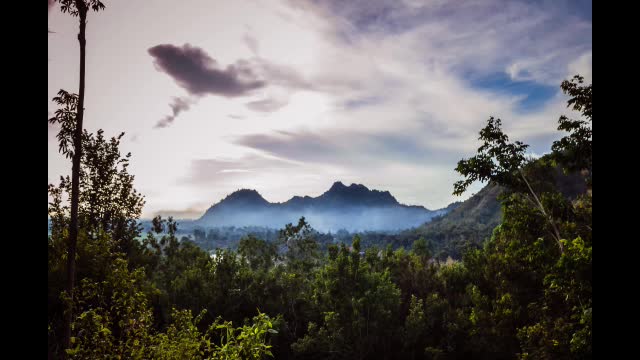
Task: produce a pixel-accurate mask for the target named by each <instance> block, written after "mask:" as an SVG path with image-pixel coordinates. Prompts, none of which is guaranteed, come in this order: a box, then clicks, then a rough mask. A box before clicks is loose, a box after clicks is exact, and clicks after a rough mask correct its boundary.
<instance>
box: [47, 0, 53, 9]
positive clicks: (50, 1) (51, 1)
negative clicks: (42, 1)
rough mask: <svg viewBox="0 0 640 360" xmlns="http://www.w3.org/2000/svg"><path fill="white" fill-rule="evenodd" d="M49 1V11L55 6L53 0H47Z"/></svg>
mask: <svg viewBox="0 0 640 360" xmlns="http://www.w3.org/2000/svg"><path fill="white" fill-rule="evenodd" d="M47 1H48V2H49V9H48V11H51V8H52V7H53V0H47Z"/></svg>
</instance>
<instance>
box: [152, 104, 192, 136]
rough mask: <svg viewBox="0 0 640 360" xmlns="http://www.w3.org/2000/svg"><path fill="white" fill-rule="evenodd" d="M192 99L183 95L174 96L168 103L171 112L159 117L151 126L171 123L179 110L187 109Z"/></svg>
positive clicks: (161, 126)
mask: <svg viewBox="0 0 640 360" xmlns="http://www.w3.org/2000/svg"><path fill="white" fill-rule="evenodd" d="M194 101H195V100H191V99H189V98H185V97H181V98H180V97H174V98H173V102H172V103H171V104H169V106H170V107H171V112H172V114H171V115H167V116H165V117H164V118H162V119H160V120H159V121H158V122H157V123H156V125H155V126H154V127H153V128H154V129H159V128H165V127H167V126H169V125H171V124H172V123H173V122H174V121H175V119H176V117H177V116H178V115H180V113H181V112H183V111H186V110H189V108H190V107H191V105H192V104H193V103H194Z"/></svg>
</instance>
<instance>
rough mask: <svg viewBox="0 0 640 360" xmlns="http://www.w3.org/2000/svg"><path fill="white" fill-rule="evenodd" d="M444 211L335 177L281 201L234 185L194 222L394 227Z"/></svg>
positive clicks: (331, 227)
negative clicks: (313, 192)
mask: <svg viewBox="0 0 640 360" xmlns="http://www.w3.org/2000/svg"><path fill="white" fill-rule="evenodd" d="M448 210H450V208H445V209H439V210H429V209H426V208H425V207H423V206H415V205H414V206H411V205H404V204H401V203H399V202H398V200H396V198H395V197H393V195H391V193H389V191H379V190H370V189H368V188H367V187H366V186H364V185H361V184H351V185H349V186H346V185H344V184H343V183H342V182H340V181H338V182H335V183H334V184H333V185H332V186H331V188H330V189H329V190H327V191H326V192H324V193H323V194H322V195H320V196H318V197H310V196H304V197H302V196H294V197H292V198H291V199H289V200H288V201H285V202H283V203H271V202H268V201H267V200H265V199H264V198H263V197H262V195H260V194H259V193H258V192H257V191H255V190H250V189H242V190H238V191H235V192H234V193H232V194H230V195H228V196H227V197H226V198H224V199H223V200H221V201H220V202H218V203H216V204H215V205H213V206H211V207H210V208H209V209H208V210H207V211H206V212H205V213H204V215H202V217H200V218H199V219H198V220H196V221H195V222H194V225H199V226H203V227H223V226H264V227H269V228H278V229H279V228H282V227H284V225H285V224H287V223H295V222H297V221H298V219H299V218H300V217H301V216H304V217H305V218H306V219H307V222H309V223H310V224H311V226H313V228H315V229H317V230H320V231H337V230H340V229H344V230H347V231H364V230H368V231H396V230H402V229H408V228H411V227H415V226H419V225H421V224H424V223H425V222H428V221H430V220H431V219H432V218H433V217H435V216H438V215H443V214H445V213H446V212H447V211H448Z"/></svg>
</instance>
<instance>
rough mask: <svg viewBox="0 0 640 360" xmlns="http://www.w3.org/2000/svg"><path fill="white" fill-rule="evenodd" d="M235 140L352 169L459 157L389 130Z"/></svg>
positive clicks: (284, 134)
mask: <svg viewBox="0 0 640 360" xmlns="http://www.w3.org/2000/svg"><path fill="white" fill-rule="evenodd" d="M441 136H446V135H444V134H441ZM448 140H451V138H449V139H448ZM235 143H236V144H238V145H242V146H247V147H249V148H252V149H255V150H259V151H263V152H265V153H267V154H269V155H272V156H276V157H279V158H282V159H289V160H293V161H297V162H303V163H320V164H331V165H339V166H344V167H347V168H348V167H351V168H352V169H357V168H359V167H361V166H369V164H371V163H373V162H375V163H384V162H387V161H388V162H394V163H403V164H412V165H414V164H420V163H422V164H425V163H429V164H430V165H437V164H452V163H453V162H454V161H455V159H457V156H459V155H458V152H452V151H448V150H446V149H442V148H438V147H432V146H430V145H429V144H428V143H427V142H425V141H423V140H422V139H420V137H419V136H412V135H410V134H399V133H392V132H385V133H364V132H359V131H354V130H351V131H335V130H326V131H322V132H309V131H297V132H287V131H279V132H276V133H271V134H253V135H246V136H242V137H240V138H238V139H236V141H235Z"/></svg>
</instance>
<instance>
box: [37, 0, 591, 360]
mask: <svg viewBox="0 0 640 360" xmlns="http://www.w3.org/2000/svg"><path fill="white" fill-rule="evenodd" d="M59 2H60V3H61V5H62V7H61V9H62V10H63V12H68V13H70V14H71V15H73V16H76V17H79V19H80V34H81V36H79V37H78V39H79V41H80V43H81V71H80V72H81V76H80V78H81V81H80V92H79V93H80V95H77V94H73V93H70V92H67V91H64V90H61V91H60V93H59V94H58V96H57V97H56V98H54V101H55V102H56V103H58V104H59V105H60V108H59V109H58V111H56V112H55V116H54V117H52V118H51V119H50V120H49V121H51V122H53V123H58V124H60V128H61V130H60V132H59V134H58V140H59V144H60V152H61V153H63V154H64V155H66V156H67V157H68V158H71V159H72V161H73V163H74V166H73V171H72V176H71V177H63V178H61V179H60V182H59V184H58V185H53V184H49V188H48V192H49V197H50V202H49V209H48V210H49V218H50V233H49V236H48V319H47V320H48V350H49V358H63V357H66V358H73V359H261V358H265V357H270V356H271V357H275V358H279V359H289V358H290V359H397V358H407V359H461V358H473V359H514V358H520V359H589V358H591V357H592V355H591V354H592V345H591V344H592V196H591V187H592V150H591V149H592V146H591V139H592V130H591V121H592V107H591V104H592V96H591V85H584V84H583V79H582V78H581V77H579V76H576V77H575V78H574V79H572V80H571V81H565V82H563V83H562V86H561V87H562V89H563V91H564V92H565V93H566V94H568V95H569V96H570V99H569V106H571V107H572V108H573V109H574V110H577V111H579V112H581V114H582V117H583V119H581V120H573V119H569V118H567V117H564V116H562V117H561V118H560V120H559V127H558V130H561V131H564V132H567V133H568V134H566V136H564V137H563V138H561V139H560V140H559V141H556V142H555V143H554V144H553V146H552V149H551V152H550V154H548V155H546V156H544V157H542V158H540V159H537V160H531V159H528V158H527V157H526V156H525V153H526V148H527V145H526V144H523V143H521V142H518V141H516V142H510V141H509V138H508V136H507V135H506V134H504V133H503V132H502V130H501V121H500V120H499V119H494V118H490V119H489V120H488V122H487V125H486V127H485V128H483V129H482V130H481V131H480V140H481V141H482V142H483V144H482V146H481V147H480V148H479V149H478V153H477V154H476V155H474V156H473V157H471V158H469V159H465V160H461V161H460V162H459V163H458V166H457V168H456V170H457V171H458V172H459V173H460V174H461V175H463V176H464V178H463V180H461V181H459V182H457V183H456V184H455V185H454V193H462V192H463V191H465V190H466V188H467V187H468V186H469V185H470V184H471V183H473V182H474V181H477V180H480V181H488V182H489V183H490V184H492V185H491V187H490V188H489V190H487V192H491V191H496V190H495V189H497V188H498V187H499V188H500V192H501V196H500V200H501V205H500V206H501V214H502V215H501V219H499V221H500V223H499V225H498V226H496V227H495V228H493V230H492V235H491V237H490V238H489V239H488V240H487V241H485V242H482V239H483V238H484V235H483V234H486V232H487V231H488V230H489V229H490V228H492V227H493V225H494V224H495V223H496V219H495V213H496V212H495V211H492V209H491V208H488V204H485V205H482V204H480V205H479V206H473V201H472V202H470V203H469V204H471V205H468V206H467V208H465V207H462V205H461V206H460V207H459V209H461V210H460V211H459V214H462V213H471V214H476V215H477V216H476V218H479V219H483V220H482V221H478V224H481V225H482V227H483V228H482V231H481V232H480V233H476V235H474V236H475V237H473V236H472V237H468V236H466V235H463V236H462V237H461V238H467V239H468V240H470V241H471V242H472V243H474V244H476V245H477V246H475V247H474V246H464V244H462V245H461V246H458V245H455V246H454V248H455V249H456V251H459V252H460V253H461V254H462V259H461V261H454V260H449V261H440V260H439V259H438V257H437V256H434V253H433V248H432V246H433V245H432V244H433V241H438V237H439V236H444V237H450V238H451V237H452V236H453V237H457V236H458V235H454V234H455V231H458V230H455V231H454V229H453V228H452V227H451V228H449V229H448V228H447V227H448V226H453V225H448V224H447V221H445V220H440V221H439V222H435V224H436V225H434V226H433V227H431V228H425V229H423V231H424V233H423V234H422V235H423V236H426V237H428V238H429V239H426V238H420V237H418V235H420V234H418V233H416V234H414V235H413V236H414V238H413V239H411V245H410V247H407V248H405V246H396V248H394V247H393V245H392V244H387V245H386V246H379V245H380V244H382V243H384V241H380V244H377V243H375V242H373V243H371V244H368V245H369V246H368V247H367V248H366V249H364V247H363V240H362V238H361V237H360V236H358V235H355V236H353V238H352V239H350V242H347V243H345V242H343V243H340V244H335V243H333V242H329V241H326V240H327V239H323V238H321V237H320V236H319V233H318V232H316V231H314V230H313V229H312V228H311V226H310V224H308V223H307V222H306V221H305V219H304V218H301V219H300V221H299V222H298V223H297V224H287V225H286V226H285V227H284V228H283V229H282V230H281V231H279V232H278V233H277V236H276V237H275V239H273V238H272V239H268V240H270V241H267V240H265V239H261V238H259V237H256V236H246V237H244V238H243V239H241V240H240V242H239V243H238V246H237V249H224V248H219V249H217V250H216V251H215V253H214V254H213V255H211V254H210V253H209V252H207V251H205V250H203V249H202V248H200V247H199V246H198V245H197V244H196V243H194V242H192V241H190V240H189V239H187V238H183V239H182V240H179V239H178V236H177V231H178V228H177V224H176V222H175V221H174V220H173V219H172V218H169V219H166V220H165V219H162V218H160V217H157V218H155V219H154V220H153V222H152V224H151V227H150V228H149V229H148V231H147V232H146V234H142V228H141V226H140V224H139V222H138V219H139V217H140V213H141V210H142V206H143V205H144V199H143V197H142V196H141V195H140V194H139V193H138V192H137V191H136V190H135V188H134V186H133V181H134V176H133V175H132V174H130V173H129V172H128V161H129V157H130V156H131V155H130V154H126V155H124V156H123V155H122V154H121V153H120V150H119V147H120V139H121V138H122V134H121V135H119V136H117V137H113V138H107V137H105V136H104V133H103V131H101V130H100V131H97V132H96V133H95V134H93V133H89V132H87V131H86V130H84V129H82V116H83V113H82V111H83V97H84V51H85V50H84V46H85V44H84V41H85V40H84V31H85V30H84V28H85V26H86V16H87V13H88V11H89V10H95V11H98V10H100V9H102V8H104V5H102V3H101V2H100V1H97V0H75V1H74V0H62V1H59ZM559 169H561V170H562V171H564V172H566V173H569V174H573V175H572V176H574V177H576V176H579V179H580V180H581V181H583V182H584V183H583V184H584V188H585V189H586V190H585V191H573V192H571V191H569V192H568V191H567V190H566V188H565V185H566V184H567V182H566V181H564V180H562V177H560V178H559V177H558V171H559ZM559 179H560V180H559ZM562 184H565V185H562ZM476 205H478V204H476ZM474 209H475V210H474ZM474 211H475V212H474ZM454 214H455V213H454ZM454 218H455V217H452V218H450V219H454ZM460 218H461V219H462V218H465V219H467V218H469V217H468V216H462V215H460ZM451 221H452V222H451V224H453V223H454V221H453V220H451ZM438 224H439V225H438ZM464 226H467V225H464ZM472 226H477V224H476V225H472ZM429 229H431V230H429ZM465 232H467V233H469V234H473V233H474V230H469V231H467V230H465V231H464V232H463V233H462V234H464V233H465ZM200 235H201V236H202V234H200ZM344 235H345V234H341V236H342V237H340V238H339V239H341V240H346V239H345V238H344ZM405 235H406V234H405ZM205 236H207V235H205ZM406 236H407V238H406V239H409V238H410V237H411V236H412V235H411V234H409V235H406ZM406 239H405V240H403V241H407V240H406Z"/></svg>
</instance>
